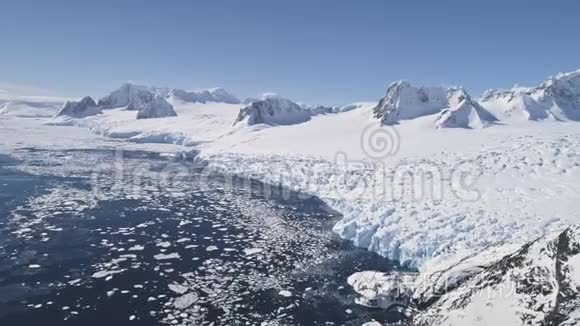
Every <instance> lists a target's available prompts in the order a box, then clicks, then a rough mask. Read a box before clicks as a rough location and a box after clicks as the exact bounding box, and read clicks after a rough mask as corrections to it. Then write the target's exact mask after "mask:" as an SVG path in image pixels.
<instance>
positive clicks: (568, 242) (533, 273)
mask: <svg viewBox="0 0 580 326" xmlns="http://www.w3.org/2000/svg"><path fill="white" fill-rule="evenodd" d="M418 284H419V286H418V287H417V289H416V291H415V293H416V294H415V297H414V302H415V304H416V306H417V307H418V308H419V309H420V310H421V311H422V312H421V313H419V314H418V315H417V316H416V317H415V324H416V325H419V326H421V325H424V326H427V325H429V326H430V325H449V326H453V325H457V326H459V325H578V324H579V323H580V225H576V226H572V227H570V228H568V229H566V230H564V231H563V232H560V233H557V234H552V235H547V236H544V237H542V238H539V239H536V240H534V241H531V242H529V243H527V244H524V245H522V246H521V247H514V246H504V247H493V248H488V249H487V250H484V251H483V252H479V253H476V254H474V255H471V256H468V257H463V258H462V259H460V260H457V261H453V262H450V263H448V264H443V265H442V266H440V267H439V268H438V269H436V270H434V271H431V272H430V273H429V274H428V275H427V276H426V277H424V278H423V279H422V280H421V281H420V282H419V283H418Z"/></svg>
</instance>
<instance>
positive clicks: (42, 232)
mask: <svg viewBox="0 0 580 326" xmlns="http://www.w3.org/2000/svg"><path fill="white" fill-rule="evenodd" d="M14 157H17V158H14ZM14 157H8V156H0V325H39V324H48V325H107V324H108V325H132V324H134V325H159V324H172V325H211V324H213V325H256V324H257V325H260V324H262V325H329V324H330V325H342V324H346V325H360V324H362V323H364V322H367V321H370V320H372V319H375V320H378V321H384V322H386V321H395V320H397V319H398V318H399V316H397V315H395V314H392V313H386V312H384V311H382V310H374V309H368V308H365V307H361V306H358V305H356V304H354V298H355V294H354V293H353V291H352V290H351V289H350V288H349V286H348V285H347V284H346V278H347V277H348V276H349V275H350V274H352V273H354V272H357V271H361V270H379V271H389V270H392V269H393V268H395V267H394V265H393V264H392V263H391V262H389V261H386V260H385V259H383V258H381V257H379V256H377V255H375V254H373V253H370V252H367V251H365V250H361V249H357V248H353V246H351V245H350V244H349V243H347V242H344V241H342V240H340V239H338V238H337V237H336V236H335V235H334V234H333V233H332V232H331V228H332V225H333V224H334V222H335V221H336V219H337V218H339V216H338V215H337V213H336V212H334V211H332V210H330V209H329V208H328V207H327V206H326V205H325V204H324V203H323V202H322V201H320V200H319V199H317V198H313V197H307V196H304V195H301V194H298V193H294V192H290V191H287V190H286V189H283V188H280V187H272V186H269V185H264V184H261V183H259V182H255V181H252V180H245V179H240V178H237V177H232V176H226V175H219V174H215V173H208V172H207V171H205V170H203V169H202V168H201V167H198V166H195V165H193V164H191V163H188V162H186V161H176V160H174V159H171V158H167V157H164V156H161V155H159V154H153V153H146V152H125V153H123V154H122V155H120V154H119V153H113V152H109V151H103V150H95V151H93V150H82V151H81V150H79V151H64V152H63V151H61V152H51V151H37V150H33V149H27V150H23V151H21V152H18V153H16V154H15V155H14Z"/></svg>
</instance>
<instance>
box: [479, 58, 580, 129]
mask: <svg viewBox="0 0 580 326" xmlns="http://www.w3.org/2000/svg"><path fill="white" fill-rule="evenodd" d="M480 103H481V105H482V106H483V107H485V108H486V109H488V110H489V111H490V112H492V113H493V114H494V115H495V116H496V117H498V118H499V119H500V120H503V121H506V122H510V123H518V122H522V121H527V120H534V121H538V120H560V121H567V120H573V121H578V120H580V70H577V71H574V72H569V73H561V74H558V75H556V76H554V77H550V78H548V79H547V80H546V81H544V82H543V83H542V84H541V85H540V86H537V87H533V88H521V87H517V88H513V89H511V90H489V91H487V92H486V93H485V94H484V95H483V96H482V98H481V99H480Z"/></svg>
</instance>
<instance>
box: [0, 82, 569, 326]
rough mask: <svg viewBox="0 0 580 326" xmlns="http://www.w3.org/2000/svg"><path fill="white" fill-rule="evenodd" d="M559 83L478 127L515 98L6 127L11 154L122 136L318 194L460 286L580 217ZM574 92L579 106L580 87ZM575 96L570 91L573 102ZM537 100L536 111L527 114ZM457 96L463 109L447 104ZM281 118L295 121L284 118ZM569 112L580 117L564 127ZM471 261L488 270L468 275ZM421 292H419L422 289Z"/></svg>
mask: <svg viewBox="0 0 580 326" xmlns="http://www.w3.org/2000/svg"><path fill="white" fill-rule="evenodd" d="M570 76H572V77H573V78H578V76H580V72H575V73H572V74H567V75H559V77H558V78H560V79H561V78H568V77H570ZM572 77H570V78H572ZM558 78H556V79H549V80H548V81H547V82H545V83H544V84H542V85H541V86H540V87H537V88H532V89H526V90H525V91H521V90H513V91H512V93H510V99H515V100H514V101H515V102H514V103H515V104H514V103H511V104H509V105H510V106H509V110H508V109H505V112H507V113H506V115H509V117H510V119H511V117H513V116H515V115H516V113H517V117H518V119H517V121H516V122H513V123H505V122H502V121H499V122H496V121H492V120H493V119H487V120H486V121H487V122H486V123H476V124H472V123H471V122H473V121H475V120H472V119H471V118H472V117H477V116H474V115H473V112H475V113H478V114H479V115H482V112H483V111H482V110H483V109H482V108H484V107H486V108H492V109H493V110H491V111H493V112H496V114H497V111H498V107H500V106H501V105H504V107H506V106H505V103H503V102H505V101H507V100H506V95H505V94H506V92H509V91H504V92H498V91H496V92H490V93H489V94H487V95H486V96H485V97H484V101H483V102H481V103H482V104H481V105H480V104H478V103H475V102H474V101H473V100H472V99H471V98H470V97H469V96H467V95H461V94H463V93H461V94H460V95H459V96H458V95H457V91H456V89H452V91H448V92H447V93H445V91H441V90H439V91H437V92H434V91H432V90H431V89H430V91H429V92H431V93H433V92H434V93H435V94H438V96H439V95H440V96H439V97H441V98H439V97H438V98H437V101H435V102H433V103H431V102H429V101H428V100H427V101H425V100H424V99H423V98H422V97H423V96H427V95H425V94H427V93H429V92H426V91H425V90H424V89H423V88H411V86H409V85H407V84H397V85H406V86H405V87H407V88H405V89H407V90H405V91H404V92H407V93H405V94H411V95H409V96H417V98H411V100H409V101H403V100H393V96H395V97H396V96H402V95H401V94H394V95H393V94H392V93H389V94H387V96H386V97H385V98H386V99H387V100H385V101H381V102H379V103H378V105H377V103H374V102H369V103H357V104H356V105H353V108H352V109H350V110H344V111H340V110H338V111H336V112H331V113H330V114H318V115H317V114H312V115H309V116H308V117H305V114H308V113H307V111H305V110H306V109H301V108H299V107H298V106H295V105H294V104H292V105H287V104H286V102H284V103H285V105H284V106H283V107H276V103H278V102H280V101H279V100H278V99H276V100H275V101H274V100H271V102H267V103H261V104H260V105H259V106H255V107H252V106H246V104H242V103H235V102H237V101H232V100H228V102H227V103H220V102H207V103H206V102H204V103H200V102H194V103H192V102H185V101H183V100H182V99H176V98H174V97H171V98H168V101H169V102H170V105H171V106H172V108H174V109H175V116H172V115H171V116H167V117H161V118H152V119H141V120H138V119H136V116H137V114H138V113H137V111H136V108H134V109H132V110H129V109H127V108H109V109H107V110H103V111H102V113H99V114H95V115H90V116H87V117H82V118H75V117H72V118H70V117H69V118H66V119H60V118H59V119H53V120H50V119H46V118H39V119H35V120H31V119H28V120H26V119H19V118H15V117H12V116H6V117H2V118H0V121H2V123H3V124H6V128H5V129H4V130H5V131H6V132H7V133H9V135H7V138H8V139H12V138H14V137H17V136H15V135H18V134H19V133H21V132H23V131H24V130H26V128H28V130H30V135H29V137H28V139H24V140H19V141H18V142H15V143H14V142H13V143H10V142H8V143H7V144H6V145H5V146H6V147H7V150H8V149H10V148H23V147H27V146H37V147H38V146H42V145H43V144H44V145H45V146H47V147H50V146H52V145H53V143H50V142H49V141H48V140H47V139H46V138H50V137H52V134H54V133H55V132H56V131H59V129H58V128H61V129H60V131H66V132H63V133H60V136H59V137H61V138H62V139H60V140H55V141H54V142H56V143H60V145H62V144H63V143H67V144H70V145H73V146H78V144H81V143H82V144H83V145H84V146H94V145H95V144H96V143H98V142H99V141H103V139H104V138H102V137H97V136H95V135H94V134H97V135H100V136H105V137H109V138H113V139H115V140H116V141H117V143H116V144H117V145H118V147H119V148H120V149H122V148H127V147H131V146H139V147H140V148H145V149H148V150H152V151H171V152H175V153H177V152H180V151H186V152H187V151H194V152H195V153H196V155H197V156H196V159H198V160H202V161H203V162H204V163H205V164H206V165H207V166H208V167H209V168H210V169H214V170H217V171H221V172H226V173H230V174H237V175H241V176H244V177H251V178H253V179H256V180H258V181H262V182H265V183H268V184H275V185H277V184H281V185H282V186H284V187H287V188H289V189H291V190H295V191H298V192H301V193H306V194H309V195H313V196H316V197H318V198H320V199H321V200H323V201H324V202H325V203H326V204H327V205H328V206H329V207H331V208H332V209H334V210H336V211H337V212H339V213H340V214H342V219H341V220H340V221H339V222H338V223H337V224H336V225H335V226H334V228H333V230H334V231H335V232H336V233H337V234H338V235H339V236H341V237H342V238H343V239H347V240H350V241H352V242H353V243H354V244H355V245H356V246H359V247H361V248H365V249H368V250H370V251H374V252H376V253H378V254H380V255H382V256H384V257H386V258H389V259H391V260H396V261H399V262H400V263H401V264H403V265H405V266H409V267H413V268H417V269H418V270H419V271H420V272H421V273H422V276H423V277H424V278H423V279H425V278H426V279H429V278H430V277H432V276H433V275H439V274H440V273H441V271H445V270H452V271H455V272H457V273H456V274H454V275H450V276H449V277H448V278H449V279H452V280H454V281H453V282H457V283H458V284H463V283H462V282H463V281H466V280H468V279H469V278H471V277H472V276H473V275H474V273H475V274H477V273H481V270H478V269H477V268H474V266H495V265H494V264H496V263H497V261H498V260H500V261H501V260H502V259H504V257H508V258H509V255H511V254H514V251H515V250H518V248H521V247H522V246H524V247H525V246H527V244H529V243H531V242H533V241H535V240H536V239H539V238H541V237H542V236H546V235H547V234H557V233H558V232H563V231H564V230H567V228H569V227H570V226H571V225H575V224H577V223H578V221H580V215H579V213H578V204H577V199H578V197H577V194H578V193H580V129H579V128H578V122H577V121H574V119H575V114H576V113H575V111H573V110H572V109H570V107H568V106H564V105H563V104H562V100H561V99H560V98H556V97H554V95H552V94H553V93H551V92H552V91H551V90H552V88H551V87H553V86H552V85H560V79H558ZM396 89H397V90H398V92H403V91H401V90H399V88H396ZM409 89H411V91H409ZM571 89H572V90H573V91H578V90H576V89H574V88H571ZM142 90H143V89H141V88H139V91H142ZM566 90H567V91H569V89H566ZM389 92H391V89H390V90H389ZM404 92H403V93H404ZM462 92H463V91H462ZM441 94H448V95H441ZM449 94H451V95H449ZM568 95H569V94H568V93H566V96H567V97H566V98H565V100H566V101H569V96H568ZM156 96H157V95H156ZM405 96H407V95H405ZM445 96H451V97H452V101H451V100H449V99H444V97H445ZM574 96H577V98H580V92H578V94H576V95H574ZM139 98H140V99H142V98H143V96H142V95H140V97H139ZM577 98H576V97H572V100H571V101H572V102H571V104H570V105H571V106H573V105H575V103H576V102H575V101H577ZM530 99H534V106H533V107H528V106H526V105H527V104H526V103H528V104H529V103H530ZM267 100H268V99H262V100H261V101H267ZM127 101H129V102H131V103H140V102H138V101H132V100H131V98H129V99H128V100H127ZM127 101H126V102H127ZM466 101H467V102H466ZM493 101H496V102H493ZM547 101H552V102H550V103H551V104H550V105H552V106H547V105H546V106H543V107H546V108H549V109H546V110H545V111H543V113H545V115H544V117H545V119H543V120H541V121H540V120H538V119H537V116H538V114H537V110H538V105H539V104H538V103H546V102H547ZM109 102H111V101H108V102H107V103H109ZM448 102H453V103H454V104H453V106H454V107H448V108H446V107H445V105H451V104H447V103H448ZM457 102H460V104H457ZM468 102H469V103H471V104H470V105H471V106H470V107H471V111H470V112H471V113H469V112H467V111H466V112H467V113H468V114H467V115H466V116H463V113H461V119H462V120H461V121H463V122H462V124H461V125H462V126H463V127H461V128H442V127H441V124H438V123H436V122H437V121H442V120H441V119H442V118H443V117H444V118H445V119H447V120H446V121H451V120H453V121H454V122H458V121H460V120H457V119H459V116H456V115H454V114H455V113H453V112H455V111H458V110H459V109H457V110H456V108H460V109H461V110H460V111H461V112H463V111H464V110H463V108H465V105H466V103H468ZM491 102H493V103H491ZM400 103H411V104H412V105H415V106H414V107H413V110H419V111H414V115H413V118H409V119H407V118H405V119H403V118H401V117H406V116H404V115H400V112H401V110H404V109H405V107H404V106H402V104H400ZM441 103H444V104H441ZM461 103H463V104H461ZM498 103H499V104H498ZM502 103H503V104H502ZM522 103H523V104H522ZM554 103H555V104H554ZM500 104H501V105H500ZM565 104H566V105H568V104H569V103H568V102H566V103H565ZM542 105H545V104H542ZM455 106H457V107H455ZM286 107H288V108H291V110H285V108H286ZM421 110H426V111H425V112H423V111H421ZM530 110H533V113H534V114H531V113H530V112H531V111H530ZM427 111H428V112H427ZM468 111H469V110H468ZM508 111H509V112H508ZM240 112H242V113H244V112H245V113H246V114H245V115H240ZM329 112H330V111H329ZM377 112H379V113H381V119H387V118H385V117H386V116H388V119H387V120H388V121H389V122H390V123H389V124H388V125H385V124H381V123H379V121H378V120H377V119H376V117H377ZM458 112H459V111H458ZM514 112H515V113H514ZM452 113H453V114H452ZM508 113H509V114H508ZM295 114H298V115H299V119H295V118H296V117H295V116H294V115H295ZM458 114H459V113H458ZM252 115H255V116H259V117H260V119H262V120H263V121H270V122H272V121H273V122H272V124H264V123H254V122H256V121H257V120H256V121H254V120H255V119H254V120H252V119H250V118H248V117H252ZM268 115H272V116H268ZM264 116H265V118H264ZM280 117H282V122H288V121H290V122H291V123H281V122H280V121H281V120H277V119H280ZM568 117H569V118H570V120H572V121H566V122H564V119H565V118H568ZM449 119H451V120H449ZM466 119H467V120H466ZM478 119H479V118H478ZM25 120H26V121H25ZM246 120H247V121H246ZM262 120H260V121H262ZM399 120H400V121H399ZM508 120H509V119H507V120H506V121H508ZM250 121H252V123H250ZM477 121H480V120H477ZM477 121H476V122H477ZM509 121H511V120H509ZM234 122H235V123H234ZM239 122H243V123H239ZM391 122H392V123H391ZM444 125H452V126H456V124H452V123H446V124H444ZM474 126H475V127H474ZM77 127H82V128H77ZM3 128H4V126H3ZM87 130H91V132H92V133H93V134H90V133H89V134H86V132H87ZM83 131H84V132H85V133H83ZM79 134H82V137H80V138H79V137H78V135H79ZM95 137H97V138H95ZM125 140H126V141H127V142H126V141H125ZM104 142H105V141H104ZM105 143H106V142H105ZM106 146H111V144H110V143H107V144H106ZM184 146H185V147H184ZM554 207H557V208H558V209H557V210H556V211H555V210H554V209H553V208H554ZM570 234H572V235H576V234H577V232H576V231H571V232H570ZM550 239H552V238H548V239H547V240H546V242H550V241H552V240H550ZM508 258H505V259H508ZM536 258H537V257H531V258H530V261H532V262H534V261H535V260H534V259H536ZM465 261H468V262H469V261H474V262H476V263H473V264H466V265H465V264H464V265H465V269H461V268H458V269H457V268H456V267H457V266H460V267H461V266H462V264H463V262H465ZM574 264H575V263H574ZM490 268H492V267H490ZM494 268H495V267H494ZM571 268H572V269H573V270H574V271H575V272H577V270H575V269H574V268H576V267H575V266H572V267H571ZM466 271H467V272H466ZM548 274H549V273H548ZM465 275H468V276H467V277H463V276H465ZM545 275H547V274H545ZM545 275H544V276H545ZM550 275H551V274H550ZM421 286H422V285H421V284H417V285H416V286H415V287H416V288H417V291H418V292H417V293H420V292H421V289H422V288H421ZM427 292H428V290H425V289H423V293H427ZM445 293H446V292H445ZM445 293H443V294H445ZM427 301H428V300H427ZM439 302H445V300H439ZM510 304H511V305H514V306H517V304H518V302H517V301H516V302H515V303H514V302H511V303H510ZM446 309H448V310H450V309H451V308H446ZM431 312H432V311H431ZM425 318H427V317H425ZM538 318H540V317H538ZM425 320H427V319H425ZM436 320H438V319H436ZM458 320H460V319H458ZM458 322H460V321H458ZM452 324H453V323H452ZM453 325H455V324H453Z"/></svg>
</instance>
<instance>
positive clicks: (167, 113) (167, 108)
mask: <svg viewBox="0 0 580 326" xmlns="http://www.w3.org/2000/svg"><path fill="white" fill-rule="evenodd" d="M175 116H177V113H175V110H174V109H173V105H171V104H169V103H168V102H167V101H166V100H165V99H164V98H163V97H161V96H159V95H155V96H154V97H153V99H152V100H151V101H149V102H147V103H145V104H144V105H143V107H142V108H141V109H140V110H139V112H137V119H151V118H166V117H175Z"/></svg>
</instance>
